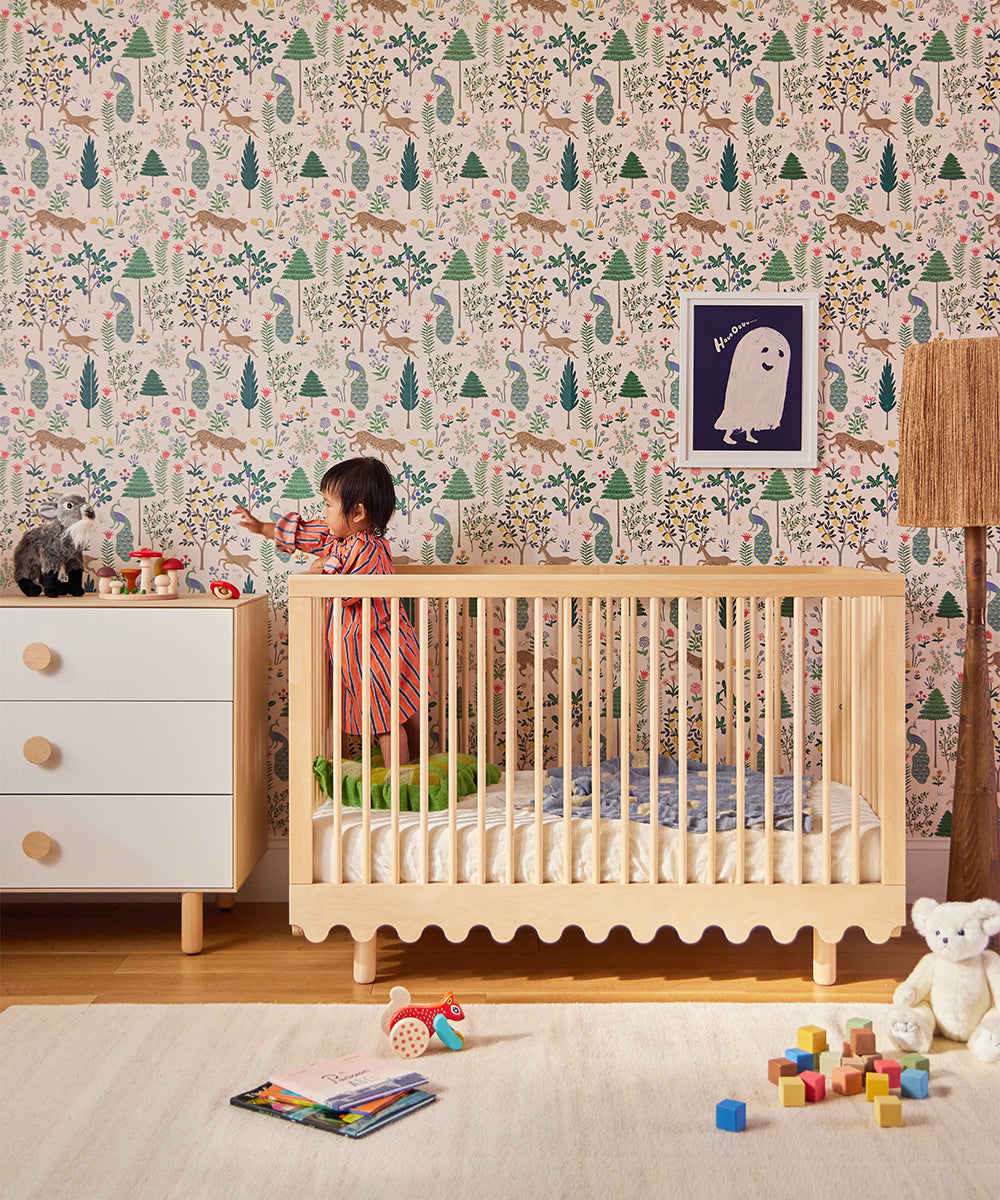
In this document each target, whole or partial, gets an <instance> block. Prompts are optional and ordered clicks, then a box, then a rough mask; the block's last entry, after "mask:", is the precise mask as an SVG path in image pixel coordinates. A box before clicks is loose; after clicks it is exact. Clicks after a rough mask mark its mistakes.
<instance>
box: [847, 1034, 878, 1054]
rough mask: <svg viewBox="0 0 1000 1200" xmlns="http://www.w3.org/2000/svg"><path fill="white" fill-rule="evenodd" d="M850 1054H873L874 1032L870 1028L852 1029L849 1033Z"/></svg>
mask: <svg viewBox="0 0 1000 1200" xmlns="http://www.w3.org/2000/svg"><path fill="white" fill-rule="evenodd" d="M850 1039H851V1053H852V1054H874V1053H875V1033H874V1031H873V1030H871V1029H852V1030H851V1033H850Z"/></svg>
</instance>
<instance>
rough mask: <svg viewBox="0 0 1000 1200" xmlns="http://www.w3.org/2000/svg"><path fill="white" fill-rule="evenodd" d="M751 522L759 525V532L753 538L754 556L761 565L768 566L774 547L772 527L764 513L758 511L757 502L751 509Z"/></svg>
mask: <svg viewBox="0 0 1000 1200" xmlns="http://www.w3.org/2000/svg"><path fill="white" fill-rule="evenodd" d="M750 524H751V525H756V526H757V532H756V533H755V534H754V539H753V553H754V558H756V560H757V561H758V562H759V563H760V564H761V566H766V565H767V564H768V563H769V562H770V561H771V552H772V550H773V548H774V547H773V544H772V542H771V527H770V525H768V523H767V520H766V518H765V517H764V515H763V514H762V513H759V512H758V511H757V505H756V504H755V505H754V506H753V508H751V509H750Z"/></svg>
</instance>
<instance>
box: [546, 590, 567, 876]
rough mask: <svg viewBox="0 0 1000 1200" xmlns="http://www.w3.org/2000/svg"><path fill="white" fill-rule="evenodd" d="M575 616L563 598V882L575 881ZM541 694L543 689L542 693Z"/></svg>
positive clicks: (561, 618)
mask: <svg viewBox="0 0 1000 1200" xmlns="http://www.w3.org/2000/svg"><path fill="white" fill-rule="evenodd" d="M572 632H573V615H572V609H571V606H570V598H569V597H568V596H563V597H562V598H561V599H560V601H559V634H560V638H559V644H560V653H559V659H560V662H559V736H560V740H561V742H562V768H563V881H564V882H565V883H572V882H573V813H572V786H573V728H572V726H573V716H572V708H571V696H570V677H569V669H570V660H571V655H572V642H571V640H570V639H571V637H572ZM538 695H539V696H540V695H541V692H540V691H539V692H538Z"/></svg>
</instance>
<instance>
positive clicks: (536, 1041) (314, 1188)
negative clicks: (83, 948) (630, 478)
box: [0, 997, 1000, 1200]
mask: <svg viewBox="0 0 1000 1200" xmlns="http://www.w3.org/2000/svg"><path fill="white" fill-rule="evenodd" d="M458 999H459V1000H461V997H458ZM379 1011H380V1010H379V1006H378V1005H336V1004H331V1005H321V1006H312V1005H310V1006H296V1005H251V1004H247V1005H183V1004H177V1005H92V1006H65V1007H42V1006H39V1007H13V1008H10V1009H8V1010H6V1011H5V1012H4V1013H3V1014H0V1039H2V1060H0V1061H2V1069H0V1195H2V1196H3V1197H4V1198H5V1200H36V1198H37V1200H43V1198H44V1200H61V1198H62V1197H67V1198H68V1197H72V1198H73V1200H91V1198H94V1200H174V1198H175V1197H176V1198H178V1200H180V1198H182V1197H183V1198H184V1200H230V1198H232V1200H236V1198H237V1197H238V1198H240V1200H248V1198H251V1197H259V1196H276V1197H277V1196H281V1197H294V1198H295V1200H312V1198H313V1197H316V1198H322V1200H334V1198H336V1200H340V1198H343V1200H466V1198H468V1200H492V1198H494V1197H495V1198H497V1200H499V1198H501V1197H503V1198H504V1200H510V1198H515V1197H516V1198H518V1200H535V1198H538V1200H561V1198H565V1200H591V1198H593V1200H608V1198H617V1197H622V1198H623V1200H624V1198H628V1200H636V1198H639V1200H646V1198H653V1200H658V1198H661V1197H662V1198H664V1200H667V1198H672V1197H678V1198H683V1200H691V1198H698V1197H706V1198H708V1197H711V1198H712V1200H726V1198H727V1197H748V1196H768V1197H778V1198H782V1197H786V1196H787V1197H796V1200H800V1198H805V1200H809V1198H812V1197H817V1198H819V1197H823V1200H828V1198H829V1197H831V1196H859V1195H875V1196H878V1197H880V1198H884V1200H894V1198H896V1197H905V1198H907V1200H910V1198H912V1200H954V1198H956V1197H961V1198H962V1200H987V1198H989V1200H996V1198H997V1197H998V1196H1000V1138H998V1117H1000V1067H998V1066H993V1067H988V1066H985V1065H983V1064H981V1063H979V1062H978V1061H977V1060H976V1059H975V1058H974V1057H973V1056H972V1055H971V1054H970V1053H969V1052H968V1051H967V1050H966V1049H965V1047H964V1046H963V1047H959V1046H953V1045H951V1044H949V1043H946V1042H938V1043H935V1047H934V1051H933V1052H932V1055H931V1078H930V1095H929V1096H928V1098H927V1099H925V1100H915V1099H914V1100H904V1101H903V1116H904V1121H905V1124H904V1127H903V1128H901V1129H893V1128H888V1129H880V1128H878V1127H877V1126H876V1124H875V1116H874V1106H873V1105H872V1104H870V1103H868V1102H867V1101H866V1100H865V1099H864V1098H863V1097H858V1096H851V1097H846V1096H840V1095H831V1096H828V1098H827V1099H826V1100H824V1101H822V1102H821V1103H818V1104H810V1105H808V1106H807V1107H806V1108H799V1109H795V1108H782V1107H781V1106H780V1104H779V1102H778V1094H777V1089H776V1088H775V1087H774V1086H773V1085H772V1084H770V1083H768V1081H767V1061H768V1059H769V1058H774V1057H777V1056H779V1055H781V1054H782V1053H783V1051H784V1050H785V1048H786V1047H790V1046H794V1045H795V1042H796V1033H797V1030H798V1028H799V1026H801V1025H820V1026H822V1027H824V1028H825V1029H827V1030H828V1036H829V1040H830V1043H831V1045H839V1043H840V1041H841V1040H842V1038H843V1032H844V1027H845V1022H846V1020H847V1018H849V1017H852V1016H863V1017H869V1018H871V1019H872V1020H873V1021H874V1024H875V1029H876V1033H877V1035H878V1041H879V1047H880V1049H881V1048H882V1047H883V1046H885V1047H886V1048H888V1042H887V1041H886V1039H885V1037H884V1020H885V1011H886V1010H885V1006H880V1005H858V1006H856V1007H849V1006H846V1005H842V1004H620V1005H618V1004H590V1005H575V1004H566V1005H502V1004H501V1005H487V1004H483V1005H470V1006H468V1008H467V1010H466V1012H467V1019H466V1021H465V1022H464V1025H462V1026H456V1028H458V1029H461V1030H462V1031H463V1032H464V1033H465V1035H466V1045H465V1048H464V1049H463V1050H460V1051H457V1052H455V1051H450V1050H448V1049H446V1048H445V1047H444V1046H443V1045H442V1044H441V1043H440V1042H439V1041H438V1040H437V1039H436V1038H435V1039H434V1041H433V1042H432V1043H431V1046H430V1047H429V1048H428V1050H427V1052H426V1053H425V1054H424V1055H423V1056H422V1057H421V1058H418V1059H411V1060H408V1061H409V1063H410V1064H412V1065H414V1066H417V1067H418V1068H419V1069H421V1070H422V1071H423V1073H424V1074H425V1075H427V1077H428V1078H429V1079H430V1081H431V1085H432V1087H433V1090H434V1091H436V1092H437V1094H438V1100H437V1102H436V1103H434V1104H432V1105H430V1107H428V1108H425V1109H423V1110H421V1111H419V1112H416V1113H414V1114H413V1115H412V1116H410V1117H407V1118H405V1119H404V1120H402V1121H400V1122H399V1123H398V1124H395V1125H391V1126H387V1127H386V1128H383V1129H380V1130H377V1131H375V1132H374V1133H372V1134H371V1135H370V1136H369V1137H367V1138H364V1139H361V1140H355V1141H352V1140H349V1139H348V1138H344V1137H338V1136H336V1135H334V1134H332V1133H328V1132H324V1131H320V1130H316V1129H310V1128H304V1127H301V1126H298V1125H294V1124H291V1123H290V1122H286V1121H280V1120H275V1119H274V1118H272V1117H268V1116H264V1115H258V1114H256V1113H251V1112H247V1111H244V1110H241V1109H237V1108H234V1107H232V1106H230V1104H229V1097H230V1096H231V1095H234V1094H235V1093H237V1092H240V1091H243V1090H246V1089H248V1088H251V1087H253V1086H255V1085H257V1084H260V1083H262V1082H263V1081H264V1080H266V1079H267V1078H268V1075H269V1073H270V1072H271V1071H276V1070H280V1069H290V1068H293V1067H298V1066H302V1065H305V1064H307V1063H310V1062H313V1061H315V1060H318V1059H321V1058H327V1057H332V1056H336V1055H340V1054H347V1053H353V1052H362V1053H367V1054H374V1055H377V1056H379V1057H385V1058H391V1057H393V1052H392V1050H391V1048H390V1047H389V1045H388V1042H387V1040H386V1039H385V1038H384V1037H383V1035H382V1033H381V1031H380V1029H379V1022H378V1018H379ZM399 1061H400V1063H403V1062H404V1061H407V1060H403V1059H400V1060H399ZM724 1099H735V1100H742V1101H743V1102H744V1103H745V1104H746V1111H747V1124H746V1128H745V1129H744V1130H743V1131H742V1132H739V1133H728V1132H723V1131H721V1130H719V1129H717V1128H716V1126H715V1106H716V1103H717V1102H718V1101H720V1100H724Z"/></svg>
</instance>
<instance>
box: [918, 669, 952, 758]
mask: <svg viewBox="0 0 1000 1200" xmlns="http://www.w3.org/2000/svg"><path fill="white" fill-rule="evenodd" d="M917 719H918V720H920V721H933V722H934V766H935V767H936V766H937V762H938V722H939V721H950V720H951V709H950V708H949V707H948V703H947V701H946V700H945V698H944V696H943V695H942V694H941V690H940V688H934V690H933V691H932V692H931V694H930V695H929V696H928V697H927V700H926V701H925V702H924V706H923V708H921V710H920V713H919V715H918V718H917Z"/></svg>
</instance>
